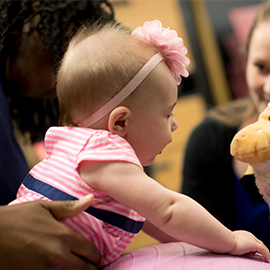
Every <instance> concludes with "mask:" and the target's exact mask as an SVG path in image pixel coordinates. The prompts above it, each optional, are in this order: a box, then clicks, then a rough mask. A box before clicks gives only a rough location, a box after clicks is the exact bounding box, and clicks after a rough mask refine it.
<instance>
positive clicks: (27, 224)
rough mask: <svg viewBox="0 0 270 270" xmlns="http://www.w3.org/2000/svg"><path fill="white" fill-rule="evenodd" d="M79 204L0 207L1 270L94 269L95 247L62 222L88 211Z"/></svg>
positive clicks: (86, 203)
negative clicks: (61, 220)
mask: <svg viewBox="0 0 270 270" xmlns="http://www.w3.org/2000/svg"><path fill="white" fill-rule="evenodd" d="M92 201H93V196H92V195H89V196H86V197H85V198H83V199H81V200H78V201H62V202H60V201H54V202H47V201H40V200H39V201H33V202H27V203H21V204H15V205H8V206H1V207H0V269H1V270H19V269H20V270H37V269H38V270H45V269H46V270H47V269H50V270H60V269H61V270H96V269H97V268H98V266H99V264H100V260H101V255H100V253H99V251H98V249H97V248H96V246H95V245H94V244H93V243H91V242H90V241H88V240H87V239H85V238H84V237H82V236H80V235H78V234H76V233H74V232H73V231H72V230H71V229H69V228H68V227H67V226H65V225H64V224H63V223H61V222H60V221H59V220H60V219H63V218H68V217H73V216H76V215H78V214H79V213H80V212H82V211H83V210H85V209H86V208H88V207H89V206H90V205H91V203H92Z"/></svg>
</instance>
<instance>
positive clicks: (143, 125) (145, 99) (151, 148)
mask: <svg viewBox="0 0 270 270" xmlns="http://www.w3.org/2000/svg"><path fill="white" fill-rule="evenodd" d="M137 91H138V92H137ZM136 92H137V93H136V97H137V98H135V99H134V100H133V102H132V106H131V111H132V115H131V118H130V121H131V122H130V129H129V132H128V133H127V135H126V137H125V138H126V139H127V140H128V142H129V143H130V144H131V145H132V147H133V149H134V150H135V152H136V154H137V156H138V158H139V160H140V161H141V163H142V165H143V166H147V165H150V164H151V163H152V162H153V161H154V158H155V157H156V155H158V154H161V152H162V150H163V149H164V148H165V146H166V145H167V144H169V143H170V142H171V141H172V132H173V131H175V130H176V129H177V127H178V125H177V122H176V121H175V119H174V118H173V114H172V112H173V109H174V106H175V104H176V102H177V85H176V82H175V79H174V77H173V76H172V74H171V71H170V70H169V68H168V66H167V65H166V64H165V62H164V61H162V62H161V63H160V64H158V65H157V67H155V69H154V70H153V71H152V72H151V74H150V75H149V76H148V77H147V78H146V79H145V81H144V82H143V83H142V84H141V85H140V87H139V88H138V89H137V90H136Z"/></svg>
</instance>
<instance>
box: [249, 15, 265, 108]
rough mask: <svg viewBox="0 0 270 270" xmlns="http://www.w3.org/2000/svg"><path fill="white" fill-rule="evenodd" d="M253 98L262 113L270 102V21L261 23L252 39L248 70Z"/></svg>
mask: <svg viewBox="0 0 270 270" xmlns="http://www.w3.org/2000/svg"><path fill="white" fill-rule="evenodd" d="M246 79H247V85H248V88H249V91H250V95H251V98H252V99H253V101H254V104H255V106H256V108H257V110H258V113H261V112H262V111H263V110H264V109H265V107H266V106H267V104H268V102H270V20H269V21H267V22H263V23H260V24H259V25H258V26H257V28H256V29H255V30H254V33H253V35H252V38H251V42H250V46H249V52H248V60H247V70H246Z"/></svg>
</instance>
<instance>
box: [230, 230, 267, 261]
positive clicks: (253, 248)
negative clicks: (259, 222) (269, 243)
mask: <svg viewBox="0 0 270 270" xmlns="http://www.w3.org/2000/svg"><path fill="white" fill-rule="evenodd" d="M233 235H234V239H235V246H234V248H233V249H232V250H231V252H229V253H230V254H232V255H243V254H247V253H252V254H255V253H256V252H259V253H261V254H262V256H263V257H264V259H265V261H266V262H269V250H268V249H267V247H266V246H265V245H264V244H263V242H262V241H260V240H258V239H257V238H256V237H255V236H254V235H253V234H252V233H249V232H247V231H234V232H233Z"/></svg>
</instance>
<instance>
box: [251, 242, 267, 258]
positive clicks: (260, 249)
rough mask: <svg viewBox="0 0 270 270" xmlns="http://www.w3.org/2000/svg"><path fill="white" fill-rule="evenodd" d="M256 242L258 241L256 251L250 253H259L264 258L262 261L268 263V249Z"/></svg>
mask: <svg viewBox="0 0 270 270" xmlns="http://www.w3.org/2000/svg"><path fill="white" fill-rule="evenodd" d="M257 241H258V246H257V250H252V251H251V253H254V254H255V253H256V251H257V252H259V253H260V254H261V255H262V256H263V257H264V260H265V261H266V262H268V263H269V260H270V254H269V250H268V248H267V247H266V246H265V245H264V244H263V242H261V241H260V240H257Z"/></svg>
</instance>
